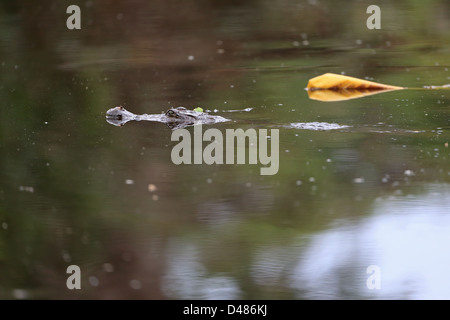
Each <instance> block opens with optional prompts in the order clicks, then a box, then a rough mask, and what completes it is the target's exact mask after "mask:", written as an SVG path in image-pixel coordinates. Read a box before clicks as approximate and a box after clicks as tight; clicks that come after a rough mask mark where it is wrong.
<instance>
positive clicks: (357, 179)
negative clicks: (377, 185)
mask: <svg viewBox="0 0 450 320" xmlns="http://www.w3.org/2000/svg"><path fill="white" fill-rule="evenodd" d="M353 183H364V178H362V177H360V178H355V179H353Z"/></svg>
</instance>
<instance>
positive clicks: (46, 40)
mask: <svg viewBox="0 0 450 320" xmlns="http://www.w3.org/2000/svg"><path fill="white" fill-rule="evenodd" d="M70 4H72V3H70V2H68V1H51V0H48V1H39V2H38V3H36V4H34V3H33V4H31V3H30V4H27V5H25V4H24V5H19V4H16V3H14V2H10V3H5V4H2V5H0V25H1V27H0V64H1V65H0V70H1V73H0V74H1V83H0V96H1V99H0V101H1V110H2V117H1V118H0V124H1V126H0V130H1V135H0V141H1V143H0V163H1V171H0V177H1V179H0V298H3V299H22V298H27V299H38V298H46V299H55V298H56V299H58V298H67V299H73V298H75V299H77V298H86V299H105V298H106V299H108V298H121V299H349V298H350V299H435V298H437V299H448V298H450V276H449V274H448V270H449V267H450V248H449V243H450V241H449V240H450V239H449V237H450V236H449V234H450V232H449V231H450V215H449V214H450V161H449V160H450V148H449V146H448V144H449V142H450V90H420V88H421V87H423V86H430V85H444V84H448V83H450V71H449V69H450V58H449V57H450V31H449V30H450V6H449V4H448V3H447V2H445V1H437V0H436V1H427V2H424V3H418V2H417V1H404V2H402V3H401V4H400V3H399V4H395V5H394V4H387V3H382V4H381V5H380V7H381V19H382V20H381V29H380V30H369V29H368V28H367V27H366V20H367V18H368V17H369V15H368V14H367V13H366V9H367V6H369V5H370V4H371V3H365V2H364V1H362V2H361V1H348V2H346V5H345V6H336V5H335V4H334V3H333V2H332V1H280V2H276V3H275V2H272V1H249V2H246V3H245V4H240V3H238V2H232V3H227V2H220V1H219V2H216V1H201V2H195V1H184V2H183V4H181V3H180V2H174V1H153V2H148V1H133V2H126V1H115V2H109V1H86V2H84V3H83V4H81V5H80V9H81V19H82V20H81V29H80V30H76V29H75V30H68V29H67V27H66V19H67V18H68V17H69V14H67V13H66V9H67V7H68V6H69V5H70ZM327 72H333V73H338V74H341V73H343V74H347V75H352V76H355V77H359V78H366V79H369V80H372V81H377V82H381V83H387V84H392V85H399V86H405V87H410V88H416V89H411V90H404V91H396V92H387V93H382V94H377V95H373V96H368V97H364V98H361V99H352V100H347V101H340V102H321V101H316V100H312V99H309V97H308V94H307V93H306V91H305V90H304V88H305V87H306V84H307V83H308V80H309V79H310V78H313V77H315V76H318V75H320V74H323V73H327ZM118 105H123V106H124V107H126V108H127V109H128V110H129V111H131V112H133V113H136V114H144V113H146V114H161V113H162V112H164V111H165V110H167V109H169V108H171V107H177V106H184V107H186V108H188V109H193V108H196V107H201V108H203V109H205V110H206V109H207V110H210V111H211V114H213V115H219V116H223V117H225V118H227V119H230V121H228V122H221V123H216V124H208V125H203V126H201V127H199V126H189V127H186V128H184V130H186V131H184V134H185V136H186V137H190V138H191V140H190V142H191V147H192V148H193V153H192V154H191V156H192V158H191V159H192V162H195V159H194V158H195V153H196V151H195V150H197V151H198V150H200V158H199V159H200V162H201V163H200V164H194V163H193V164H178V165H177V164H175V163H174V159H173V150H174V148H176V146H177V145H178V144H179V143H180V142H179V141H175V140H174V139H173V138H172V135H173V134H174V132H176V130H171V129H170V128H169V127H168V126H166V124H164V123H159V122H147V121H139V122H137V121H130V122H128V123H126V124H125V125H124V126H121V127H118V126H114V125H111V124H109V123H108V122H107V121H106V120H105V112H106V111H107V110H108V109H109V108H111V107H115V106H118ZM209 129H215V130H214V131H208V130H209ZM231 129H233V130H235V131H237V130H239V129H242V130H244V131H246V130H248V129H254V130H255V132H257V133H261V132H264V130H265V132H266V135H264V136H263V137H262V138H261V136H258V137H257V139H256V140H255V141H253V143H254V144H255V143H256V144H257V145H256V146H255V145H250V144H249V143H246V144H244V145H242V146H241V147H237V149H236V153H237V152H238V150H240V151H245V152H246V153H245V155H246V161H244V162H245V163H244V164H237V161H235V162H234V163H233V164H231V163H227V162H226V156H227V150H226V148H222V149H221V150H222V151H223V154H222V156H223V157H222V159H223V164H207V162H206V161H205V157H204V153H202V152H206V151H205V150H207V148H208V146H209V147H212V144H211V143H210V142H209V141H211V140H209V141H208V140H207V139H205V137H204V136H203V135H204V134H205V133H206V132H210V133H214V134H215V135H216V136H221V137H223V139H224V141H223V144H222V145H225V142H226V141H225V140H226V133H227V130H231ZM247 132H249V131H247ZM196 134H197V136H196ZM198 134H200V135H199V136H198ZM203 140H205V141H203ZM246 141H247V142H248V140H246ZM263 145H266V146H267V149H268V153H266V155H267V156H268V155H269V154H270V150H271V149H270V148H271V146H276V147H277V148H276V149H275V153H276V154H277V157H276V159H275V157H273V158H272V160H273V162H272V164H274V165H275V160H276V162H277V163H276V169H277V170H275V171H274V172H272V173H271V174H261V172H262V171H261V169H262V168H267V167H268V166H269V165H268V164H267V162H265V163H264V161H262V160H264V158H263V157H261V154H260V153H258V152H257V153H256V155H257V157H256V161H255V162H256V163H249V157H250V154H251V152H252V150H260V149H261V148H262V146H263ZM195 148H197V149H195ZM239 148H240V149H239ZM242 148H243V149H242ZM218 150H219V148H218V149H216V151H217V152H219V151H218ZM233 150H234V149H233ZM210 151H211V150H209V152H210ZM229 151H230V150H228V152H229ZM272 151H273V150H272ZM210 154H211V153H210ZM215 155H216V156H217V157H219V155H220V153H219V154H215ZM272 155H273V154H272ZM232 156H237V154H235V155H232ZM199 159H198V158H197V160H199ZM230 159H234V158H233V157H232V158H230ZM70 265H76V266H78V267H79V268H80V270H81V276H80V284H81V289H80V290H76V289H74V290H70V289H69V288H68V287H67V279H68V278H69V276H70V275H71V274H68V273H67V268H68V266H70Z"/></svg>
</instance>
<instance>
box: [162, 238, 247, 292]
mask: <svg viewBox="0 0 450 320" xmlns="http://www.w3.org/2000/svg"><path fill="white" fill-rule="evenodd" d="M201 258H202V257H201V254H200V250H199V249H198V248H197V247H196V245H195V244H189V243H186V242H181V241H176V240H175V241H173V243H172V244H171V245H170V246H169V250H168V256H167V263H168V269H167V273H166V275H165V277H164V278H163V282H162V289H163V291H164V293H165V294H166V296H167V297H169V298H175V299H214V300H218V299H230V300H231V299H238V298H239V295H240V290H239V287H238V285H237V284H236V282H235V280H234V279H233V278H230V277H227V276H223V275H210V274H208V273H207V270H206V268H205V267H204V265H203V264H202V263H201Z"/></svg>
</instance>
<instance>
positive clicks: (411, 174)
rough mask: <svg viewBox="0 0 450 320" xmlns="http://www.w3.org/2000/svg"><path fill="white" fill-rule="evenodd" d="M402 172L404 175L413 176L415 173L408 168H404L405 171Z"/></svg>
mask: <svg viewBox="0 0 450 320" xmlns="http://www.w3.org/2000/svg"><path fill="white" fill-rule="evenodd" d="M403 174H404V175H405V176H408V177H412V176H415V175H416V174H415V173H414V171H412V170H409V169H407V170H405V172H403Z"/></svg>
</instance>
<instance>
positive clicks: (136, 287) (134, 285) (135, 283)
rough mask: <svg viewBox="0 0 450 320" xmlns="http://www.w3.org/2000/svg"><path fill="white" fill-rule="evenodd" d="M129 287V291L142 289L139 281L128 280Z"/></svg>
mask: <svg viewBox="0 0 450 320" xmlns="http://www.w3.org/2000/svg"><path fill="white" fill-rule="evenodd" d="M130 287H131V289H134V290H139V289H141V288H142V284H141V282H140V281H139V280H136V279H133V280H130Z"/></svg>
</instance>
